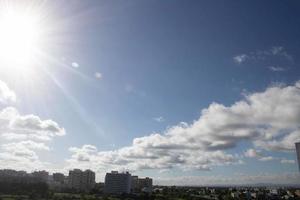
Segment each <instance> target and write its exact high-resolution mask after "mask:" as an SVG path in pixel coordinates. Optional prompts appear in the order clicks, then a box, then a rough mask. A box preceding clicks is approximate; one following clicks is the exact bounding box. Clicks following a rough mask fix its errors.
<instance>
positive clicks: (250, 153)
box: [245, 149, 262, 158]
mask: <svg viewBox="0 0 300 200" xmlns="http://www.w3.org/2000/svg"><path fill="white" fill-rule="evenodd" d="M245 156H246V157H248V158H257V157H261V156H262V155H261V152H260V151H257V150H255V149H248V150H247V151H246V152H245Z"/></svg>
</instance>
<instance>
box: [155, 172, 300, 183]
mask: <svg viewBox="0 0 300 200" xmlns="http://www.w3.org/2000/svg"><path fill="white" fill-rule="evenodd" d="M299 180H300V175H299V173H282V174H278V173H277V174H270V173H259V174H257V175H251V174H236V175H235V176H230V177H229V176H225V175H223V176H221V175H217V176H177V177H167V178H166V177H155V179H154V181H155V183H154V184H159V185H174V183H176V185H182V186H184V185H195V186H201V185H202V186H228V185H252V184H253V185H257V184H261V183H265V184H297V185H299V184H300V182H299Z"/></svg>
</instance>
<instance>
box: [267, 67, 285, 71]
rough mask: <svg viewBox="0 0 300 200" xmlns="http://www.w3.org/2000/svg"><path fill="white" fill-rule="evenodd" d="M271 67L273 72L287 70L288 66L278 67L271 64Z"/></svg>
mask: <svg viewBox="0 0 300 200" xmlns="http://www.w3.org/2000/svg"><path fill="white" fill-rule="evenodd" d="M269 69H270V70H271V71H273V72H283V71H286V68H283V67H278V66H270V67H269Z"/></svg>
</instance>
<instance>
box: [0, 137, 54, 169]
mask: <svg viewBox="0 0 300 200" xmlns="http://www.w3.org/2000/svg"><path fill="white" fill-rule="evenodd" d="M0 149H1V151H0V164H1V168H14V169H22V170H28V169H31V170H32V169H38V168H42V166H44V164H43V162H41V161H40V160H39V157H38V155H37V151H49V150H50V149H49V147H48V146H47V145H46V144H44V143H39V142H34V141H31V140H26V141H19V142H11V143H6V144H2V145H1V146H0Z"/></svg>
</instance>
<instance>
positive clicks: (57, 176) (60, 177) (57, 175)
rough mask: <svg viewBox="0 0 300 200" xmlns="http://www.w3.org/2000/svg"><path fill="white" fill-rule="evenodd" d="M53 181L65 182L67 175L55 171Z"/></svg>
mask: <svg viewBox="0 0 300 200" xmlns="http://www.w3.org/2000/svg"><path fill="white" fill-rule="evenodd" d="M53 181H54V182H58V183H64V181H65V175H64V174H62V173H53Z"/></svg>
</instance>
